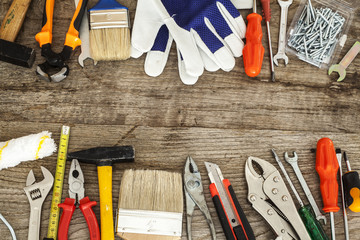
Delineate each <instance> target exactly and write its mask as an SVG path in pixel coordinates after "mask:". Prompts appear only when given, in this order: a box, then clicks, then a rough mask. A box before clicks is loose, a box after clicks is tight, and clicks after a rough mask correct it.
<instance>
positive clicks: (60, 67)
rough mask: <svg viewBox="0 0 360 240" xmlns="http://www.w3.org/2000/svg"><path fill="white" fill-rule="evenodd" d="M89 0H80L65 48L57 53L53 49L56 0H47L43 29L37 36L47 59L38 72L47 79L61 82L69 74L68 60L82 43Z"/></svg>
mask: <svg viewBox="0 0 360 240" xmlns="http://www.w3.org/2000/svg"><path fill="white" fill-rule="evenodd" d="M87 2H88V0H80V1H79V3H78V5H77V7H76V10H75V13H74V15H73V18H72V20H71V23H70V27H69V29H68V31H67V33H66V38H65V44H64V48H63V50H62V51H61V52H60V53H55V52H53V51H52V49H51V43H52V27H53V13H54V4H55V0H46V1H45V7H44V13H43V23H42V29H41V32H39V33H38V34H36V36H35V39H36V41H37V42H38V43H39V45H40V47H41V56H43V57H45V59H46V61H45V62H44V63H42V64H39V65H38V66H37V68H36V73H37V74H38V75H39V76H40V77H42V78H44V79H45V80H47V81H52V82H60V81H62V80H64V79H65V78H66V77H67V76H68V75H69V66H68V65H67V64H66V61H67V60H68V59H69V58H70V56H71V54H72V52H73V51H74V50H75V48H76V47H78V46H80V45H81V40H80V38H79V29H80V25H81V20H82V19H83V15H84V13H85V11H86V5H87Z"/></svg>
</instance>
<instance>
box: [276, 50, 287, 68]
mask: <svg viewBox="0 0 360 240" xmlns="http://www.w3.org/2000/svg"><path fill="white" fill-rule="evenodd" d="M279 59H283V60H284V62H285V65H287V64H288V63H289V58H288V56H286V54H285V53H277V54H276V55H275V56H274V63H275V64H276V66H279V62H278V60H279Z"/></svg>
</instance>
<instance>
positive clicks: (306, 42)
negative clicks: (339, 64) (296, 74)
mask: <svg viewBox="0 0 360 240" xmlns="http://www.w3.org/2000/svg"><path fill="white" fill-rule="evenodd" d="M344 23H345V18H344V17H343V16H341V15H340V14H339V13H338V12H336V11H335V12H334V11H332V10H331V9H330V8H327V7H323V8H313V7H312V5H311V2H310V1H309V3H308V4H307V5H305V6H304V9H303V11H302V13H301V15H300V18H299V20H298V21H297V23H296V26H295V27H294V31H292V33H291V35H290V37H289V40H288V46H289V47H291V48H293V49H295V50H296V51H297V56H298V57H299V58H300V59H302V60H304V61H306V62H309V63H311V64H314V65H316V66H318V67H320V64H321V63H326V64H327V63H329V62H330V58H331V55H332V54H333V52H334V49H335V46H336V43H337V40H338V39H337V36H338V35H339V33H340V32H341V30H342V28H343V26H344Z"/></svg>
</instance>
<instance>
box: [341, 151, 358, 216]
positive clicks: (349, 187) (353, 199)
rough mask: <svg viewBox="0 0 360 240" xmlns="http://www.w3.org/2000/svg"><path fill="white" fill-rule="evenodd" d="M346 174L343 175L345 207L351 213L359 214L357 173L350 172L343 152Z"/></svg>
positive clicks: (348, 163)
mask: <svg viewBox="0 0 360 240" xmlns="http://www.w3.org/2000/svg"><path fill="white" fill-rule="evenodd" d="M344 159H345V162H346V168H347V170H348V171H347V172H346V173H345V174H344V175H343V184H344V192H345V202H346V206H347V207H348V208H349V209H350V210H351V211H353V212H360V179H359V173H358V172H356V171H351V167H350V162H349V160H348V158H347V156H346V152H344Z"/></svg>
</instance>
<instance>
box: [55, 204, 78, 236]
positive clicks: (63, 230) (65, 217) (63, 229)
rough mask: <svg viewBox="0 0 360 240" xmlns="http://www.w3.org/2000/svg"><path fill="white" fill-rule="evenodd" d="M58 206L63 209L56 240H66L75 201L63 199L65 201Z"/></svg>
mask: <svg viewBox="0 0 360 240" xmlns="http://www.w3.org/2000/svg"><path fill="white" fill-rule="evenodd" d="M58 206H59V208H62V209H63V212H62V214H61V217H60V222H59V231H58V240H67V239H68V231H69V225H70V222H71V218H72V215H73V213H74V211H75V199H73V198H65V201H64V202H63V203H60V204H59V205H58Z"/></svg>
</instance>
